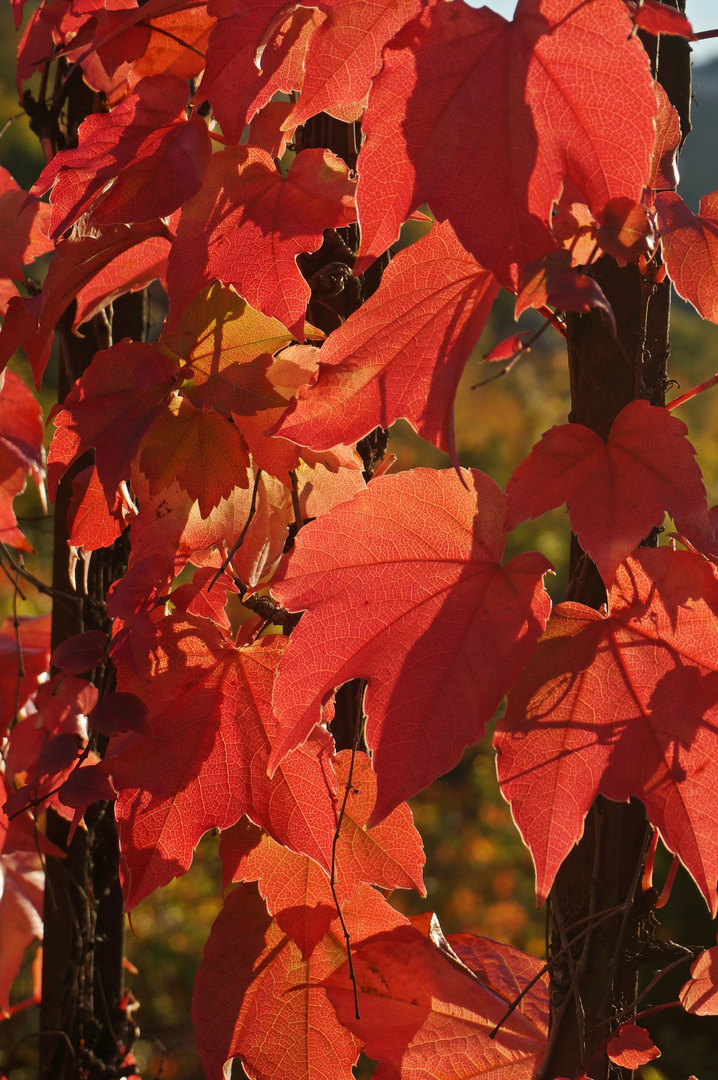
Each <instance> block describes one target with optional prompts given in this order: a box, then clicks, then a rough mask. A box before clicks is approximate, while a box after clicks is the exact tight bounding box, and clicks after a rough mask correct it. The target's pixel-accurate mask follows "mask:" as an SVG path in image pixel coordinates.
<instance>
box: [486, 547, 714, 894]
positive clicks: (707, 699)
mask: <svg viewBox="0 0 718 1080" xmlns="http://www.w3.org/2000/svg"><path fill="white" fill-rule="evenodd" d="M717 613H718V578H717V577H716V574H715V572H714V568H713V567H712V565H711V564H710V563H708V562H706V560H705V559H703V558H701V556H699V555H696V554H694V553H693V552H689V551H672V550H671V549H670V548H665V547H664V548H657V549H649V548H641V549H640V550H639V551H638V552H636V554H635V555H633V556H631V557H629V558H628V559H627V560H626V562H625V563H624V564H623V565H622V566H621V567H620V568H619V570H618V574H617V576H616V582H615V584H614V585H613V586H612V588H611V589H610V591H609V606H608V614H606V615H603V614H599V613H598V612H596V611H593V610H592V609H591V608H588V607H584V606H583V605H582V604H575V603H567V604H560V605H559V606H558V607H557V608H556V609H555V611H554V612H553V614H552V616H551V619H550V621H549V624H548V626H547V628H546V633H545V635H544V637H543V638H542V640H541V641H540V642H539V645H538V648H537V650H536V653H535V655H534V658H533V660H532V661H531V662H530V663H529V665H528V667H527V668H526V670H525V672H524V674H523V675H522V677H521V679H520V680H519V683H518V684H517V686H516V687H515V689H514V690H513V691H512V692H510V693H509V697H508V707H507V710H506V715H505V717H503V718H500V719H499V720H498V722H497V727H496V747H497V750H498V773H499V781H500V783H501V788H502V791H503V793H504V796H505V797H506V798H507V799H508V801H509V802H510V803H511V809H512V813H513V816H514V819H515V821H516V823H517V825H518V827H519V829H520V830H521V834H522V836H523V838H524V841H525V842H526V844H527V845H528V847H529V848H530V850H531V854H532V855H533V859H534V863H535V866H536V880H537V889H536V891H537V895H538V898H539V901H541V900H544V899H545V897H546V895H547V894H548V891H549V889H550V887H551V883H552V882H553V879H554V877H555V874H556V871H557V870H558V868H559V866H560V865H561V863H562V861H563V859H564V858H565V857H566V855H567V854H568V852H569V851H570V850H571V848H572V847H573V845H574V844H575V843H576V842H577V841H578V839H579V838H580V836H581V834H582V832H583V821H584V817H585V815H586V813H587V811H588V809H589V807H590V805H591V803H592V802H593V800H594V798H595V797H596V795H598V794H599V793H600V794H603V795H605V796H606V797H607V798H609V799H614V800H616V801H618V802H622V801H624V800H626V799H629V798H631V797H635V798H638V799H641V800H642V802H643V803H644V805H645V807H646V812H647V814H648V817H649V819H650V821H651V822H652V823H653V824H654V825H655V827H656V828H657V829H658V830H659V832H660V834H661V838H662V839H663V841H664V843H665V844H666V846H667V847H668V848H669V849H670V850H671V851H673V852H675V853H676V854H677V855H678V856H679V858H680V859H681V862H682V863H683V864H684V866H685V867H686V869H687V870H688V871H689V873H691V874H692V876H693V878H694V879H695V881H696V883H697V885H698V887H699V888H700V890H701V892H702V893H703V895H704V897H705V898H706V902H707V903H708V905H709V907H710V908H711V910H712V911H715V910H716V908H717V907H718V903H717V899H716V879H718V841H717V839H716V830H715V814H714V803H715V800H714V797H713V794H712V792H713V790H714V788H715V785H716V784H717V783H718V765H717V764H716V757H715V753H714V743H715V727H716V723H717V722H718V707H717V706H716V702H717V701H718V646H717V645H716V642H718V614H717Z"/></svg>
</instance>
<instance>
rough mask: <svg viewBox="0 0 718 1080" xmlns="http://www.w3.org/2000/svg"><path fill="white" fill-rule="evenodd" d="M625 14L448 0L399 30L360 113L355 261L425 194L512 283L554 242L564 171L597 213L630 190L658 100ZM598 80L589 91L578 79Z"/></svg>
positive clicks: (376, 249) (391, 232)
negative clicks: (501, 11) (508, 14)
mask: <svg viewBox="0 0 718 1080" xmlns="http://www.w3.org/2000/svg"><path fill="white" fill-rule="evenodd" d="M631 25H632V24H631V21H630V18H629V16H628V12H627V11H626V8H625V6H624V4H623V3H622V0H605V2H603V3H601V4H600V5H597V4H586V3H584V2H583V0H567V2H566V3H562V4H548V3H545V2H543V0H520V2H519V4H518V6H517V8H516V13H515V16H514V19H513V22H507V21H506V20H505V19H503V18H502V17H501V16H500V15H497V14H496V13H495V12H493V11H491V10H489V9H488V8H485V7H484V8H480V9H479V10H474V9H472V8H469V7H468V6H466V5H465V4H464V3H463V0H456V2H455V3H452V4H437V5H435V6H432V7H428V8H427V9H426V10H425V11H424V12H423V14H422V15H421V16H420V17H418V18H417V19H415V20H413V21H412V22H411V23H409V24H408V25H407V26H406V27H405V28H404V29H403V30H402V31H400V32H399V34H397V36H396V37H395V38H394V39H393V40H392V41H391V42H390V43H389V45H388V46H387V47H386V49H385V51H384V66H383V68H382V69H381V71H380V72H379V74H378V75H377V77H376V78H375V80H374V84H373V86H372V91H371V94H370V96H369V105H368V108H367V112H366V116H365V119H364V122H363V130H364V133H365V135H366V142H365V144H364V146H363V147H362V151H361V154H360V159H359V175H360V180H359V189H358V194H357V205H358V210H359V221H360V223H361V227H362V246H361V251H360V256H359V260H358V262H357V269H358V270H359V269H364V268H365V267H366V265H367V264H368V263H369V262H371V260H372V259H374V258H376V256H377V255H379V254H381V252H382V251H384V250H386V248H387V247H389V245H390V244H392V243H393V242H394V241H395V239H396V238H397V236H398V234H399V227H400V225H401V223H402V222H403V221H405V220H406V218H407V217H408V216H409V214H410V213H411V212H412V210H415V209H416V208H417V207H418V206H420V205H421V203H423V202H427V203H428V204H429V206H430V207H431V209H432V211H433V213H434V214H435V215H436V216H437V217H438V218H439V219H440V220H445V219H448V220H449V221H450V222H451V224H452V225H453V227H454V229H455V230H456V234H457V236H458V238H459V240H460V242H461V243H462V244H463V245H464V247H465V248H466V249H467V251H469V252H471V254H472V255H474V256H475V258H476V259H477V260H478V262H479V263H480V264H481V265H482V266H485V267H487V268H488V269H490V270H492V271H493V273H494V274H495V275H496V277H497V278H498V279H499V281H500V282H501V284H502V285H506V286H507V287H509V288H513V289H514V290H515V287H516V283H517V281H518V273H519V269H520V268H521V267H522V266H526V265H527V264H528V263H531V262H533V261H534V260H535V259H537V258H539V256H541V255H543V254H545V253H546V252H547V251H550V250H551V249H552V248H553V247H554V246H555V245H554V242H553V239H552V236H551V233H550V230H549V222H550V217H551V212H552V207H553V204H554V202H556V201H558V198H559V196H560V194H561V188H562V185H563V184H564V182H565V181H566V180H567V179H568V180H570V181H572V182H573V184H574V185H575V186H576V187H577V188H578V190H579V191H580V192H581V193H582V195H583V197H584V201H585V202H586V203H587V204H588V206H589V208H590V209H591V211H592V212H593V213H594V215H598V214H599V213H600V212H601V210H602V209H603V207H604V206H605V204H606V203H607V202H608V201H609V199H612V198H617V197H621V196H623V197H628V198H629V199H632V200H634V201H638V200H639V199H640V197H641V191H642V188H643V185H644V184H645V183H646V180H647V178H648V175H649V167H650V159H651V153H652V150H653V145H654V140H655V127H654V122H655V116H656V108H657V105H656V97H655V94H654V91H653V86H652V80H651V76H650V71H649V67H648V64H647V61H646V54H645V52H644V51H643V48H642V47H641V45H640V44H639V42H638V41H636V40H633V41H627V39H628V38H629V37H630V33H631ZM597 79H598V80H600V83H601V87H602V91H601V94H600V96H597V95H595V94H591V93H590V92H589V90H588V88H589V87H590V86H591V85H593V83H594V81H595V80H597ZM629 87H630V92H629V90H628V88H629ZM467 116H470V117H472V124H471V125H470V126H468V125H467V124H466V117H467ZM559 116H560V117H561V122H560V123H558V122H556V118H557V117H559ZM617 130H620V131H621V133H622V135H621V139H620V140H616V138H615V132H616V131H617ZM539 148H540V149H539Z"/></svg>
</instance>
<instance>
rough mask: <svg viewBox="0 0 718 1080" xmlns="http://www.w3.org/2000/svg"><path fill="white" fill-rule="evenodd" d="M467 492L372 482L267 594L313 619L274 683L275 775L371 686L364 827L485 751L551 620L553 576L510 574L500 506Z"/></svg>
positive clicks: (443, 481) (291, 561) (445, 480)
mask: <svg viewBox="0 0 718 1080" xmlns="http://www.w3.org/2000/svg"><path fill="white" fill-rule="evenodd" d="M462 478H463V483H462V479H460V478H459V477H458V476H457V475H456V473H455V472H454V471H452V470H450V471H446V472H440V473H437V472H432V471H431V470H428V469H415V470H413V471H412V472H408V473H402V474H400V475H398V476H386V477H380V478H379V479H377V480H374V481H372V483H371V484H370V485H369V486H368V487H367V488H366V490H365V491H362V492H361V493H360V494H359V495H357V496H356V497H355V498H354V499H352V500H351V502H347V503H341V504H340V505H339V506H337V507H335V508H334V510H333V511H331V512H330V513H328V514H325V515H324V517H322V518H320V519H319V520H318V521H316V522H313V523H311V524H310V525H307V526H305V528H304V529H302V531H301V533H300V534H299V535H298V537H297V540H296V543H295V545H294V548H293V550H292V554H291V557H290V558H288V559H287V561H286V562H285V563H284V564H283V566H281V567H280V569H279V571H278V572H277V574H276V575H275V578H274V580H273V582H272V592H273V594H274V595H275V596H276V597H277V599H278V600H279V602H280V603H281V604H282V605H283V606H284V607H286V608H288V609H289V610H290V611H301V610H303V609H305V608H306V609H308V610H307V613H306V614H305V615H304V616H303V618H302V620H301V622H300V623H299V625H298V627H296V629H295V630H294V632H293V633H292V637H291V639H290V644H289V648H288V650H287V654H286V657H285V662H284V663H283V664H282V666H281V668H280V671H279V674H278V678H277V685H276V689H275V693H274V709H275V712H276V715H277V722H278V731H277V734H276V735H275V737H274V739H273V742H274V747H273V750H272V757H271V761H270V767H271V768H276V767H277V766H278V765H279V763H280V762H281V761H282V759H283V757H284V755H285V754H286V753H287V752H288V751H289V750H290V749H291V748H292V747H294V746H298V745H300V744H301V743H302V742H303V741H304V740H305V739H306V738H307V736H308V735H309V734H310V732H311V731H312V730H313V729H314V728H315V727H316V725H317V724H318V723H319V722H320V720H321V710H322V706H323V705H324V704H326V702H327V701H328V700H329V697H330V696H331V694H332V693H333V691H334V690H335V689H336V688H337V687H339V686H341V685H342V683H345V682H348V681H349V680H350V679H353V678H366V679H368V683H369V686H368V690H367V694H366V702H365V707H366V713H367V718H368V719H367V728H366V741H367V745H368V746H369V748H370V749H371V751H372V763H373V767H374V770H375V771H376V774H377V801H376V805H375V807H374V811H373V813H372V815H371V817H370V819H369V822H368V824H369V825H370V826H371V825H374V824H376V823H377V822H379V821H381V820H382V819H383V818H384V817H386V815H387V814H388V813H389V812H390V811H391V810H392V809H393V808H394V807H395V806H398V804H399V803H400V802H403V800H404V799H405V798H408V797H409V796H410V795H413V794H415V793H416V792H417V791H419V790H420V789H421V788H422V787H424V786H425V785H426V784H428V783H430V782H431V780H433V779H434V778H435V777H436V776H438V775H439V774H440V773H444V772H446V771H447V770H448V769H450V768H451V767H452V766H453V765H455V764H456V762H457V761H458V760H459V757H460V756H461V754H462V752H463V749H464V747H465V746H466V744H467V743H469V742H475V741H476V740H477V739H479V738H480V737H481V734H482V732H483V729H484V725H485V724H486V723H487V722H488V721H489V720H490V719H491V717H492V715H493V713H494V711H495V709H496V707H497V705H498V704H499V702H500V701H501V698H502V697H503V696H504V694H505V693H506V691H507V690H508V689H509V687H510V686H511V685H512V684H513V682H514V681H515V680H516V678H517V677H518V675H519V673H520V671H521V670H522V668H523V667H524V666H525V665H526V663H527V661H528V659H529V657H530V656H531V655H532V653H533V650H534V648H535V645H536V642H537V640H538V637H539V636H540V634H541V632H542V630H543V627H544V625H545V621H546V619H547V617H548V613H549V608H550V602H549V599H548V596H547V594H546V592H545V591H544V588H543V583H542V578H543V575H544V574H545V573H546V572H547V571H548V570H549V569H550V566H549V563H548V562H547V561H546V560H545V559H544V558H543V557H542V556H540V555H538V554H536V553H531V554H527V555H519V556H517V557H516V558H515V559H512V560H511V561H510V562H509V563H507V564H506V566H503V567H502V566H501V556H502V553H503V549H504V544H505V534H504V532H503V530H502V522H503V516H504V512H505V511H504V506H505V504H504V497H503V495H502V493H501V492H500V491H499V489H498V488H497V487H496V485H495V484H494V482H493V481H492V480H490V479H489V477H487V476H485V475H483V474H482V473H480V472H478V471H475V470H472V471H470V472H463V473H462ZM464 483H465V484H466V486H464ZM309 642H311V647H310V646H309Z"/></svg>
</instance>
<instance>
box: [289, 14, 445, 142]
mask: <svg viewBox="0 0 718 1080" xmlns="http://www.w3.org/2000/svg"><path fill="white" fill-rule="evenodd" d="M425 4H426V0H370V2H369V3H367V2H366V0H349V2H347V0H344V2H341V3H336V2H334V0H330V2H328V3H326V2H325V3H322V4H320V5H319V6H320V10H324V11H325V14H326V18H325V20H324V21H323V22H322V23H321V25H320V26H319V27H318V28H317V29H316V30H315V31H314V33H313V34H312V36H311V38H310V40H309V45H308V49H307V56H306V59H305V64H304V67H305V71H304V78H303V80H302V84H301V96H300V99H299V102H298V103H297V104H296V105H295V106H294V109H293V111H292V113H291V114H290V116H289V117H288V119H287V121H286V126H287V127H290V126H291V127H292V128H295V127H297V126H298V125H299V124H305V123H306V122H307V120H308V119H309V118H310V117H312V116H316V114H317V113H320V112H322V111H325V112H328V113H330V114H331V115H333V116H338V117H339V118H340V119H347V120H348V119H350V118H351V119H354V118H355V117H357V116H359V115H360V114H361V111H362V106H363V105H364V104H365V101H366V98H367V95H368V93H369V90H370V89H371V85H372V79H373V78H374V76H375V75H376V74H377V72H378V71H379V69H380V67H381V63H382V49H383V47H384V46H385V45H386V43H387V42H388V41H389V40H390V39H391V38H393V37H394V35H395V34H396V33H397V32H398V31H399V30H401V28H402V27H403V26H405V25H406V23H408V22H409V21H410V20H411V19H413V18H414V16H415V15H418V14H419V12H420V11H421V9H422V7H424V6H425Z"/></svg>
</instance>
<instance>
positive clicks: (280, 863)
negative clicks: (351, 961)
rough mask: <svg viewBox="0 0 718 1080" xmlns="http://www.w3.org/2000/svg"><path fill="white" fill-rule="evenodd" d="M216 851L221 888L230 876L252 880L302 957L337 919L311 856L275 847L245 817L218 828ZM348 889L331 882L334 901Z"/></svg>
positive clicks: (344, 896) (325, 882)
mask: <svg viewBox="0 0 718 1080" xmlns="http://www.w3.org/2000/svg"><path fill="white" fill-rule="evenodd" d="M219 853H220V856H221V859H222V871H223V874H222V876H223V881H224V886H225V888H226V887H227V885H228V883H229V882H230V881H256V882H258V884H259V891H260V893H261V894H262V896H263V897H264V899H265V900H266V902H267V910H268V911H269V914H270V915H273V916H274V918H275V919H276V920H277V925H278V926H279V928H280V930H282V931H283V932H284V933H285V934H286V935H287V937H288V938H289V939H290V940H291V941H293V942H294V944H295V945H297V946H298V948H299V950H300V952H301V954H302V959H303V960H306V959H307V958H308V957H310V956H311V955H312V953H313V952H314V950H315V948H316V947H317V945H318V944H319V942H320V941H321V940H322V938H323V937H324V935H325V934H326V932H327V930H328V929H329V927H330V926H331V924H332V923H333V922H334V920H335V919H336V918H337V909H336V904H335V903H334V897H333V896H332V890H331V887H330V885H329V875H328V874H327V872H326V870H323V869H322V867H321V866H319V864H318V863H316V862H315V861H314V859H310V858H308V857H307V856H306V855H300V854H299V853H298V852H296V851H290V850H289V848H287V847H280V845H279V844H278V843H277V842H276V841H275V840H272V838H271V836H269V835H268V834H267V833H265V832H263V831H262V830H261V829H260V828H259V826H258V825H253V824H252V822H251V821H249V820H248V819H247V818H242V820H241V821H238V822H237V824H236V825H233V826H232V828H231V829H228V830H227V831H226V832H223V833H222V840H221V843H220V849H219ZM350 891H351V890H349V892H350ZM349 892H347V890H346V889H345V887H344V885H343V883H341V882H339V883H338V884H337V895H338V897H339V898H340V902H341V901H343V900H346V899H347V897H348V895H349Z"/></svg>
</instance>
